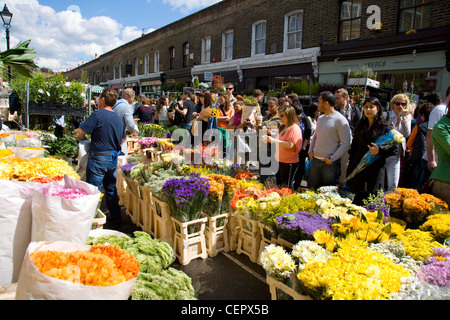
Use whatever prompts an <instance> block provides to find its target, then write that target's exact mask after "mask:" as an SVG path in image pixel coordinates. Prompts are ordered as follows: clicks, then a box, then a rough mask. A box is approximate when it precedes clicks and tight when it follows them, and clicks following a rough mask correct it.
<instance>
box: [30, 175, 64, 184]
mask: <svg viewBox="0 0 450 320" xmlns="http://www.w3.org/2000/svg"><path fill="white" fill-rule="evenodd" d="M63 178H64V177H62V176H54V177H50V178H48V177H36V178H32V179H30V180H28V181H30V182H37V183H50V182H53V181H62V179H63Z"/></svg>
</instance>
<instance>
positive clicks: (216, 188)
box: [208, 179, 225, 201]
mask: <svg viewBox="0 0 450 320" xmlns="http://www.w3.org/2000/svg"><path fill="white" fill-rule="evenodd" d="M209 184H210V187H209V193H208V197H209V198H210V199H211V200H213V201H217V200H222V197H223V190H224V188H225V186H224V185H223V183H222V182H221V181H218V180H213V179H210V180H209Z"/></svg>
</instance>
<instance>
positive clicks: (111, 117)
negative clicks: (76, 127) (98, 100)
mask: <svg viewBox="0 0 450 320" xmlns="http://www.w3.org/2000/svg"><path fill="white" fill-rule="evenodd" d="M80 128H81V129H82V130H83V131H84V132H86V133H87V134H90V135H91V148H90V151H112V150H116V151H120V150H121V142H122V139H123V138H125V129H124V125H123V121H122V119H121V118H120V117H119V116H118V115H117V114H115V113H114V112H112V111H109V110H105V109H100V110H98V111H95V112H93V113H92V114H91V115H90V116H89V118H87V119H86V121H85V122H84V123H83V124H82V125H81V126H80Z"/></svg>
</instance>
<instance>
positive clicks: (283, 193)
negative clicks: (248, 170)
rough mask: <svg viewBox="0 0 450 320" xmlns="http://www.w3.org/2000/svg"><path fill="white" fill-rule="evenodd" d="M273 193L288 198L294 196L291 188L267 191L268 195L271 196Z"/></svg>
mask: <svg viewBox="0 0 450 320" xmlns="http://www.w3.org/2000/svg"><path fill="white" fill-rule="evenodd" d="M272 192H276V193H278V194H279V195H280V196H287V195H290V194H292V190H291V189H289V188H280V189H267V190H266V194H270V193H272Z"/></svg>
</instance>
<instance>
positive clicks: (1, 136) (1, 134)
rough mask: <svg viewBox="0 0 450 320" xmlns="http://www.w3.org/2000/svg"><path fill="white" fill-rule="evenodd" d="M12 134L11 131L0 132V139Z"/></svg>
mask: <svg viewBox="0 0 450 320" xmlns="http://www.w3.org/2000/svg"><path fill="white" fill-rule="evenodd" d="M10 135H11V133H0V139H3V138H7V137H9V136H10Z"/></svg>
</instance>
